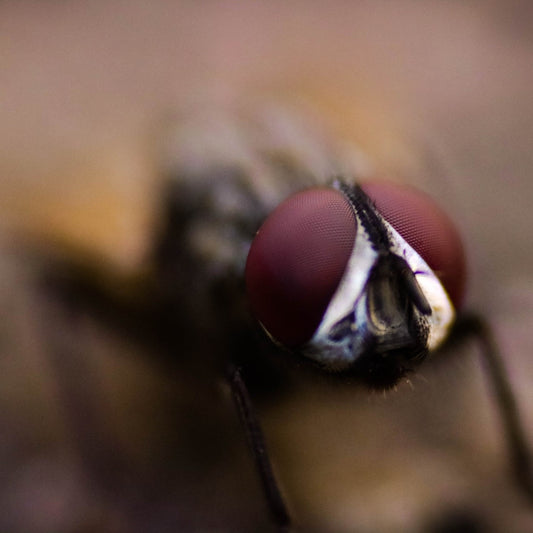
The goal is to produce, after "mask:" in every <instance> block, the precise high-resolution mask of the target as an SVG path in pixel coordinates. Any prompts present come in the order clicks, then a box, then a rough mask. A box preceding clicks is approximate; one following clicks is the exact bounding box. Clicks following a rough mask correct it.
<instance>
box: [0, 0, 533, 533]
mask: <svg viewBox="0 0 533 533" xmlns="http://www.w3.org/2000/svg"><path fill="white" fill-rule="evenodd" d="M531 17H532V14H531V8H530V7H529V4H528V2H520V1H518V0H517V1H515V2H503V1H501V2H499V1H495V0H494V1H491V2H481V1H470V2H461V3H458V2H424V3H420V2H416V1H411V0H402V1H398V2H395V3H394V4H393V3H387V2H383V3H381V2H379V3H377V2H359V3H357V4H355V5H352V4H351V3H348V2H340V1H339V2H315V3H313V7H312V8H310V7H309V4H308V3H307V2H286V3H279V4H278V3H276V5H275V6H274V5H273V4H271V3H266V2H265V3H253V4H251V3H247V2H234V3H231V4H230V3H221V4H217V3H214V2H209V3H207V4H204V5H202V6H200V5H199V4H197V3H195V2H186V1H184V2H178V3H176V2H170V1H169V2H165V1H162V0H160V1H158V2H150V3H149V4H148V3H145V2H137V1H133V2H132V1H128V2H125V1H124V2H120V1H116V2H103V1H102V2H99V1H95V2H90V3H87V2H70V3H68V4H65V3H63V2H25V1H18V2H2V3H1V5H0V73H1V74H0V77H1V84H0V176H1V177H0V206H1V210H2V217H1V219H0V223H1V225H2V228H3V230H4V231H3V234H4V237H5V242H6V243H10V242H11V236H12V234H13V230H14V229H15V230H17V231H19V230H20V229H21V228H22V229H24V230H26V231H29V232H30V233H31V234H32V235H34V236H38V237H39V238H41V239H44V238H46V239H45V240H47V241H48V242H50V241H51V242H54V243H59V244H60V245H61V247H65V246H66V247H74V249H75V250H77V251H78V252H79V253H81V252H80V250H85V252H84V253H87V254H89V253H90V254H92V255H94V254H96V256H97V257H100V258H101V259H102V260H103V261H104V262H108V261H112V262H114V263H115V264H116V265H118V266H119V267H121V268H124V269H126V270H128V271H131V270H132V269H133V270H135V269H136V268H137V267H138V265H139V261H140V260H141V258H142V255H143V250H144V249H145V246H146V238H147V234H148V230H147V226H148V221H150V220H151V219H152V218H153V217H154V215H153V213H152V200H151V198H152V195H151V194H150V191H151V190H152V188H151V187H152V186H153V184H154V181H155V178H154V176H153V172H152V168H153V161H154V155H155V154H154V148H155V147H154V144H155V143H154V136H155V132H156V130H157V128H158V124H159V121H160V120H161V119H162V118H164V117H165V116H166V114H167V113H175V112H180V111H181V110H182V109H183V108H187V107H188V105H189V104H190V103H194V104H197V102H198V101H204V100H206V101H211V102H212V101H214V102H223V103H227V102H235V101H240V100H242V99H244V100H247V101H248V100H251V101H257V100H263V99H264V98H266V99H271V98H280V99H282V100H283V101H286V100H288V101H296V102H298V104H299V105H300V106H303V107H309V106H311V104H312V109H313V110H314V111H313V112H316V113H317V115H319V116H322V118H323V119H325V120H326V122H328V123H329V125H330V127H331V129H332V130H333V131H336V132H337V133H338V134H339V136H340V137H344V138H347V139H355V140H357V141H359V142H360V143H361V144H362V146H363V147H364V148H365V149H366V150H367V151H368V152H369V153H370V154H371V155H373V156H374V158H375V160H377V161H378V168H379V169H380V170H381V171H382V172H383V174H391V173H395V176H398V180H399V181H402V180H406V181H409V182H411V183H415V184H418V185H419V186H421V187H422V188H424V189H426V190H428V191H429V192H431V193H432V194H433V195H434V196H435V197H436V198H437V199H438V200H439V202H440V203H441V204H442V205H443V206H444V207H445V208H446V209H447V210H448V211H449V212H450V213H451V214H452V215H453V216H454V217H455V218H456V220H458V221H459V224H460V226H461V228H462V232H463V234H464V236H465V241H466V247H467V253H468V255H469V259H470V272H471V277H470V289H469V294H468V296H467V303H468V304H469V305H470V306H471V307H474V308H477V309H481V310H483V312H484V313H485V314H486V316H488V317H489V319H490V320H491V322H492V323H493V324H494V326H495V329H496V333H497V335H498V337H499V338H500V341H501V344H502V346H503V348H504V350H505V353H506V356H507V357H506V363H507V365H508V368H509V371H510V374H511V379H512V381H513V384H514V387H515V390H516V391H517V396H518V401H519V404H520V406H521V407H522V409H523V411H524V416H525V420H526V428H527V430H528V433H529V436H530V439H531V440H532V441H533V429H532V428H533V409H532V408H531V405H533V392H532V391H533V388H532V387H531V380H532V379H533V362H532V360H531V358H530V353H529V352H530V345H531V342H530V337H531V331H532V329H533V279H532V265H533V257H532V254H533V248H532V247H531V246H530V227H531V223H532V217H533V215H532V213H533V211H532V210H531V199H532V198H533V180H532V179H531V174H532V172H533V155H532V154H533V152H532V150H531V140H532V139H533V105H532V104H531V87H532V85H533V41H532V40H531V30H532V29H533V28H532V26H531V25H532V22H531V20H532V19H531ZM243 95H244V96H243ZM399 131H402V132H403V133H402V134H399V133H398V132H399ZM413 147H414V148H413ZM87 251H88V252H87ZM0 272H1V273H2V277H1V278H0V280H1V281H0V282H1V283H2V289H1V292H0V294H1V298H2V307H3V309H4V310H5V311H4V313H3V318H2V324H1V330H0V334H1V336H0V339H1V342H2V347H1V351H2V356H1V358H0V376H1V377H0V383H1V387H0V404H1V406H2V408H1V409H0V428H2V430H1V431H0V435H2V437H0V479H2V480H3V482H2V486H1V487H0V529H2V530H6V531H7V530H9V531H36V532H41V531H55V532H58V531H91V530H99V531H123V530H124V531H131V530H133V528H134V526H135V525H137V527H138V528H139V529H141V530H144V531H146V530H147V526H146V523H150V524H151V528H152V530H154V531H164V530H165V528H167V529H168V530H169V531H174V530H187V529H189V528H191V529H192V526H191V524H197V525H198V524H201V526H199V527H198V528H197V529H199V530H203V529H209V528H214V527H216V526H221V524H223V525H225V524H233V525H235V524H236V523H239V524H240V525H241V527H242V528H243V529H247V528H248V529H249V528H250V527H251V525H250V524H251V523H253V521H254V520H255V519H256V518H257V517H262V516H263V515H262V512H263V509H262V507H261V505H262V504H261V501H260V498H259V495H258V491H257V488H256V485H255V481H254V479H253V474H252V473H251V472H250V471H249V470H250V465H249V463H248V462H247V458H246V455H245V452H244V444H243V443H242V441H241V440H240V438H239V434H238V428H237V427H235V422H234V420H233V418H232V416H231V414H227V413H226V412H225V411H224V409H223V408H222V407H220V406H217V408H216V409H217V413H216V414H215V413H212V410H213V408H212V407H210V406H208V405H207V404H206V402H205V398H208V397H209V394H213V391H212V390H211V389H209V388H207V390H205V391H204V390H202V393H200V392H198V391H197V390H194V389H193V390H189V388H188V387H190V386H191V384H190V383H189V381H188V379H187V376H183V375H179V373H176V375H173V376H166V375H161V374H160V373H159V372H157V371H155V370H154V369H153V368H152V367H151V366H150V365H146V364H145V362H143V361H144V360H143V359H142V358H136V357H131V353H132V352H134V351H135V350H136V347H135V346H134V345H132V344H131V343H125V342H123V341H119V340H117V339H115V338H107V337H106V336H104V337H103V338H99V335H97V334H96V335H95V334H94V333H95V332H94V328H95V326H94V324H92V323H91V321H90V320H89V321H87V323H85V322H82V324H81V325H79V326H78V327H79V328H81V329H78V330H77V333H76V331H75V332H74V334H73V335H74V340H73V339H71V340H70V341H68V342H70V344H67V347H70V348H72V346H73V345H77V344H79V342H78V343H77V342H76V340H75V339H76V338H83V339H86V342H85V343H83V346H84V349H85V350H87V352H88V353H90V354H91V357H92V358H93V359H94V361H93V362H94V364H95V365H96V372H97V375H98V379H99V380H103V385H100V386H101V387H103V388H102V390H103V393H102V397H101V398H100V400H101V401H102V405H103V406H104V407H103V408H102V412H104V413H106V415H105V417H104V418H105V421H106V424H108V425H109V426H111V427H112V428H113V433H116V434H117V436H116V438H117V439H118V443H119V444H118V445H119V446H120V447H121V449H122V450H126V452H125V456H126V457H127V459H125V460H126V461H131V462H132V464H133V465H135V468H134V469H132V470H136V471H137V470H142V471H143V472H145V473H146V472H149V473H150V474H149V475H148V474H146V475H145V476H144V478H145V479H151V480H156V482H153V481H152V482H153V483H155V484H157V483H159V487H155V488H154V487H153V486H150V490H151V491H152V492H150V494H151V495H152V500H150V499H149V498H147V497H146V496H145V494H144V492H143V490H148V489H147V488H146V487H144V488H143V489H142V490H141V489H140V488H139V487H136V486H135V484H134V483H130V484H127V486H130V487H132V489H131V491H132V494H121V496H120V498H119V499H120V500H121V505H118V504H117V505H114V504H113V505H110V504H107V505H106V503H105V502H106V501H107V500H106V497H105V495H103V496H104V497H102V495H101V494H100V495H95V494H94V492H92V491H91V489H90V488H89V487H90V486H91V484H90V483H89V482H88V481H87V480H86V479H85V477H84V473H83V472H84V471H83V468H81V466H80V465H79V464H78V461H77V458H76V452H75V451H74V450H75V449H76V448H75V446H74V445H73V444H72V442H71V441H72V436H71V435H69V429H66V428H69V427H70V426H68V425H66V424H65V422H64V420H63V415H64V412H65V409H64V407H61V405H62V404H61V397H60V393H59V392H58V390H59V389H60V388H61V387H59V386H58V383H57V376H55V373H54V372H53V371H52V370H51V367H50V361H48V360H47V359H46V358H45V357H44V356H43V351H42V339H43V337H42V316H41V314H40V312H39V310H38V307H39V303H40V302H39V300H36V298H35V295H34V294H33V292H32V291H31V290H30V289H28V288H27V287H26V285H27V284H28V279H31V265H28V264H23V265H22V266H21V264H20V261H19V260H18V259H17V258H16V257H14V256H11V255H10V254H8V253H5V254H4V255H3V257H2V259H1V262H0ZM48 319H49V320H50V321H53V320H54V315H53V314H52V313H50V314H48ZM49 325H50V324H49ZM51 325H52V327H53V325H54V322H51ZM69 335H70V334H69ZM69 335H67V337H68V336H69ZM87 339H91V340H90V341H89V340H87ZM68 351H69V350H68V349H67V352H68ZM122 353H124V354H127V355H125V356H124V357H121V356H120V354H122ZM457 355H458V356H457V357H455V358H453V359H452V360H450V361H446V362H443V363H442V364H435V365H433V366H428V367H426V368H425V370H424V372H423V376H422V377H421V378H413V383H414V390H411V389H410V387H409V386H408V385H405V386H402V387H400V390H399V391H398V392H397V393H390V394H388V395H387V397H386V398H382V397H380V396H377V395H371V396H370V397H369V396H368V394H366V393H364V392H362V391H356V392H353V391H349V390H346V389H337V388H332V387H331V386H329V385H328V384H315V383H307V382H304V383H303V384H302V385H301V386H300V388H299V389H298V390H295V391H294V392H293V394H291V395H290V397H289V398H287V399H286V400H285V401H284V402H283V403H282V404H281V405H280V406H279V407H276V408H274V407H272V408H270V409H268V408H265V410H264V413H263V415H264V423H265V432H266V434H267V436H268V438H269V441H270V443H271V448H272V451H273V455H274V457H275V459H276V463H277V467H278V469H279V472H280V475H281V477H282V479H283V484H284V487H285V488H286V491H287V493H288V494H289V499H290V502H291V506H292V507H293V509H294V514H295V515H296V516H297V517H298V520H299V521H300V523H301V524H302V527H303V529H304V530H307V529H313V528H315V529H316V530H319V531H320V530H323V529H327V528H329V529H332V530H334V531H339V530H344V531H352V530H354V529H355V528H358V530H359V531H369V532H374V531H378V532H381V531H425V524H427V521H428V520H430V518H431V517H436V516H439V515H440V514H441V513H445V512H446V511H448V510H450V509H452V510H453V509H459V510H460V511H462V510H473V511H474V513H475V514H478V515H480V516H482V520H483V521H484V522H485V524H490V525H491V527H492V528H493V529H494V530H496V531H509V530H512V531H528V530H531V529H533V512H532V510H531V508H529V509H528V508H526V506H525V505H524V503H523V501H522V499H521V497H520V495H518V494H517V493H516V492H515V490H514V488H513V486H512V483H511V482H510V481H509V478H508V473H507V471H506V465H505V459H506V458H505V454H504V452H503V449H502V440H501V435H500V427H499V424H498V420H497V418H496V417H495V416H494V414H493V404H492V403H491V401H490V397H489V396H488V395H487V394H486V387H485V383H484V381H483V375H482V373H481V369H480V364H479V362H478V359H477V358H476V357H475V353H474V350H473V349H471V348H469V347H467V348H465V350H463V352H462V353H460V354H457ZM80 364H81V363H80ZM52 368H53V367H52ZM74 368H78V370H77V371H76V372H78V371H79V367H78V366H76V365H74ZM76 372H75V373H74V374H76ZM82 374H83V375H84V376H85V379H84V383H85V386H86V387H87V390H88V391H91V390H92V389H91V386H90V381H89V377H90V374H88V373H85V374H84V373H82ZM70 375H71V374H68V371H67V374H66V377H67V378H68V376H70ZM67 381H68V379H67ZM87 383H88V385H87ZM180 388H181V390H184V391H188V392H187V393H184V394H178V393H176V389H180ZM67 389H68V387H67ZM98 390H100V389H98ZM87 394H91V393H90V392H87V391H85V389H83V392H82V394H81V397H83V398H85V397H86V396H87ZM197 396H198V398H196V397H197ZM196 399H198V401H195V400H196ZM100 400H99V401H100ZM169 405H171V408H169V407H168V406H169ZM163 406H164V407H165V408H163ZM218 410H219V411H220V412H218ZM67 411H68V409H67ZM210 417H211V418H212V419H213V420H214V421H213V422H212V423H211V425H210V424H209V423H207V422H206V424H207V425H206V426H205V427H203V425H202V424H196V423H191V420H194V421H196V420H202V421H203V420H209V419H210ZM78 423H79V422H78ZM187 424H188V425H187ZM219 425H221V426H222V427H225V428H226V429H225V430H222V428H221V427H219ZM81 426H84V424H81ZM87 427H88V428H89V430H87V432H88V433H89V434H90V428H91V425H90V421H88V422H87ZM169 427H172V428H174V429H173V430H172V431H170V430H168V428H169ZM176 427H178V428H180V427H183V428H187V429H183V431H179V430H177V429H176ZM202 427H203V429H202ZM195 432H196V433H195ZM221 432H222V433H221ZM221 434H222V435H223V437H220V441H219V440H218V437H216V438H215V437H213V435H221ZM97 440H98V439H97ZM225 441H227V442H228V443H229V444H227V447H224V446H222V445H221V444H219V442H225ZM190 442H192V443H194V444H192V445H190V446H186V443H190ZM198 442H204V445H203V446H205V450H207V451H206V452H205V454H203V453H202V450H204V448H203V447H202V448H201V447H200V445H199V444H197V443H198ZM206 442H207V444H206ZM213 443H216V445H215V446H213V445H212V444H213ZM219 445H220V446H221V448H219ZM197 448H198V453H197V455H194V454H193V453H192V452H191V449H193V450H196V449H197ZM172 450H174V451H175V450H188V452H187V454H188V455H187V454H186V455H185V456H184V457H176V456H173V455H172ZM205 450H204V451H205ZM163 453H166V454H168V457H166V456H165V457H166V459H168V461H169V462H170V463H172V464H173V465H178V467H179V468H178V467H176V471H178V472H182V474H181V476H182V478H181V479H182V480H183V484H182V486H180V484H179V483H177V484H170V482H168V479H166V478H165V470H164V469H163V471H160V470H158V468H161V464H164V461H163V460H162V459H161V454H163ZM184 453H185V452H184ZM158 454H159V455H158ZM207 456H209V457H211V461H212V462H210V463H209V464H208V465H205V464H203V462H204V461H205V457H207ZM213 456H214V457H215V459H213ZM220 458H226V459H227V461H229V466H228V463H227V462H223V461H217V460H216V459H220ZM194 461H197V462H198V464H202V466H203V467H204V468H202V469H201V475H200V474H197V473H196V472H195V470H194V469H189V470H188V469H187V465H188V464H189V462H191V464H193V463H194ZM224 465H225V466H224ZM169 468H170V467H169ZM112 477H113V476H112V474H109V478H110V481H109V483H110V485H109V486H110V487H113V484H112V483H113V482H114V481H113V479H112ZM165 482H168V483H167V484H165ZM136 490H138V491H140V492H139V493H136ZM161 493H163V494H164V497H163V496H161ZM147 501H149V503H146V502H147ZM139 502H143V503H142V504H140V503H139ZM151 502H155V503H153V504H152V503H151ZM243 508H244V509H245V510H243ZM124 516H128V517H129V518H128V519H125V518H124ZM237 516H240V518H239V519H238V518H236V517H237ZM257 519H258V521H259V522H261V523H262V518H257ZM140 524H143V525H140Z"/></svg>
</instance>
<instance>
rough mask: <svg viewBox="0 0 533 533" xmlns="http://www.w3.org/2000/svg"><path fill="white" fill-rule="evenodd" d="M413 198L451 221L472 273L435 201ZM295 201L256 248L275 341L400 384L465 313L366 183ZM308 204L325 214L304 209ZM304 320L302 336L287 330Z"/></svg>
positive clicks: (390, 192) (377, 380)
mask: <svg viewBox="0 0 533 533" xmlns="http://www.w3.org/2000/svg"><path fill="white" fill-rule="evenodd" d="M391 187H392V188H391ZM371 193H373V194H374V197H375V198H376V200H378V201H379V199H380V198H382V197H385V196H392V197H394V196H395V195H397V193H398V190H397V189H396V188H395V186H391V185H390V184H383V185H382V188H381V189H380V187H379V185H378V188H377V189H374V190H373V191H371ZM410 194H412V195H413V198H414V200H409V201H410V202H411V203H412V204H413V205H414V204H415V203H416V202H419V201H421V202H424V203H427V204H428V205H427V206H425V209H427V210H428V212H431V213H432V216H433V217H435V216H438V217H439V218H442V220H443V221H446V224H444V223H442V224H441V226H440V227H439V230H440V232H441V233H444V234H446V235H445V236H444V238H442V237H441V240H444V241H452V242H453V243H454V244H453V249H454V253H455V257H454V258H453V261H452V264H453V266H454V268H456V269H457V271H456V274H457V275H459V276H463V275H464V266H463V263H464V260H463V255H462V249H461V245H460V241H459V239H458V236H457V234H456V233H455V230H453V228H452V226H451V225H449V224H448V223H447V219H446V218H444V215H443V214H442V213H441V212H440V210H439V209H438V208H437V207H436V205H435V204H434V203H433V202H431V201H430V200H429V199H427V198H425V197H421V195H420V193H417V192H414V191H412V192H411V193H410ZM295 197H296V199H289V200H287V201H286V202H287V203H285V204H284V205H282V206H280V208H279V209H278V210H276V211H275V212H274V213H273V214H272V215H271V218H270V219H269V220H267V222H266V223H265V225H264V226H263V228H262V229H261V230H260V231H259V233H258V235H257V237H256V240H255V241H254V243H253V244H252V247H251V250H250V255H249V258H248V264H247V284H248V290H249V295H250V298H251V302H252V306H253V308H254V309H255V311H256V315H257V316H258V318H259V320H260V321H261V323H262V324H263V326H264V328H265V329H266V330H267V332H268V333H269V334H270V335H271V336H272V337H273V338H274V339H275V340H277V341H279V342H280V343H281V344H284V345H286V346H288V347H290V348H292V349H295V350H297V351H298V352H300V353H301V354H302V355H304V356H305V357H307V358H309V359H311V360H312V361H313V362H315V363H316V364H317V365H319V366H320V367H321V368H323V369H324V370H326V371H329V372H336V373H342V374H353V375H357V376H358V377H360V378H362V379H363V380H364V381H365V382H366V383H368V384H369V385H371V386H377V387H387V386H391V385H393V384H395V383H396V382H397V381H398V380H399V379H400V378H401V377H402V376H404V375H405V374H406V373H407V372H409V371H410V370H414V369H415V368H416V366H417V365H418V364H420V362H422V360H423V359H424V358H425V356H426V355H427V353H428V352H429V351H432V350H435V349H436V348H438V347H439V346H440V345H441V344H442V342H443V341H444V340H445V339H446V337H447V336H448V333H449V330H450V327H451V325H452V323H453V321H454V318H455V310H454V305H453V303H452V300H451V298H450V296H449V295H448V293H447V291H446V288H445V287H444V285H443V283H442V281H441V280H440V279H439V277H438V275H437V274H436V273H435V271H434V270H433V269H432V268H431V266H430V265H429V264H428V262H426V260H425V259H424V258H423V256H422V254H421V253H419V252H418V251H417V250H416V249H415V248H414V247H413V246H417V241H416V239H415V238H414V237H413V234H411V233H409V232H406V231H405V230H404V233H405V234H406V237H404V236H402V235H401V234H400V232H399V231H397V230H396V229H395V227H394V226H393V224H391V223H390V222H389V221H388V220H387V219H386V217H385V216H384V214H383V213H382V212H381V211H380V210H379V209H378V208H377V206H376V205H375V203H374V202H373V200H372V199H371V197H370V196H369V195H368V194H367V193H366V192H365V191H364V189H363V188H361V187H360V186H358V185H349V184H347V183H344V182H342V181H338V180H337V181H335V182H333V184H332V187H331V189H325V188H324V189H322V188H321V189H310V190H308V191H304V192H301V193H299V194H298V195H295ZM324 198H327V199H326V200H324ZM421 198H422V199H421ZM398 199H399V198H396V200H398ZM306 203H309V204H312V205H314V206H315V208H314V209H309V208H302V207H301V206H302V205H306ZM397 207H398V206H397ZM289 209H291V210H294V214H293V215H291V216H288V215H287V213H286V211H287V210H289ZM432 224H434V221H430V225H432ZM419 226H420V223H419ZM421 227H422V229H421V230H420V229H419V230H417V231H418V233H423V232H424V231H425V230H424V228H423V226H421ZM415 233H416V232H415ZM448 233H449V234H448ZM310 234H311V236H310ZM419 237H420V235H419ZM409 241H411V244H412V245H411V244H410V243H409ZM279 248H281V249H282V251H281V252H280V250H279ZM419 248H420V247H419ZM432 259H434V258H432ZM436 266H437V268H439V267H440V266H441V265H440V264H439V261H437V262H436ZM302 270H303V271H304V272H303V274H301V271H302ZM448 275H450V273H448ZM460 283H462V281H460ZM264 302H267V303H266V304H265V303H264ZM295 322H296V323H303V324H302V325H301V326H299V327H298V328H297V333H296V335H294V332H293V331H290V332H287V331H286V327H285V324H286V323H288V324H291V325H294V323H295ZM306 336H307V338H306Z"/></svg>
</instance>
